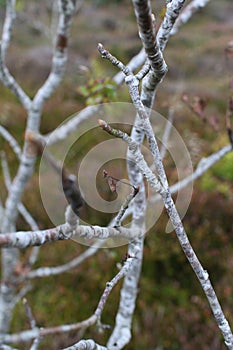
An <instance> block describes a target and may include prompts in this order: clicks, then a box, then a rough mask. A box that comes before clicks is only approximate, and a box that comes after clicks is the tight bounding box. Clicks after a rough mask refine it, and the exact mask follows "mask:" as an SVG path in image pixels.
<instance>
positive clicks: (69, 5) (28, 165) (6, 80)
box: [0, 0, 75, 333]
mask: <svg viewBox="0 0 233 350" xmlns="http://www.w3.org/2000/svg"><path fill="white" fill-rule="evenodd" d="M14 5H15V1H13V0H8V1H7V10H6V19H5V24H4V27H3V37H2V42H1V45H0V48H1V51H0V80H1V81H2V83H3V84H4V85H5V86H7V87H8V88H9V89H10V90H11V91H12V92H13V93H14V94H15V95H16V96H17V97H18V98H19V100H20V102H21V103H22V105H23V106H24V107H25V109H26V110H27V112H28V118H27V126H26V132H27V131H28V130H30V131H34V132H38V131H39V127H40V119H41V112H42V108H43V105H44V102H45V100H46V99H47V98H48V97H49V96H50V95H51V94H52V92H53V91H54V90H55V88H56V87H57V86H58V84H59V83H60V82H61V79H62V77H63V74H64V70H65V63H66V60H67V41H68V35H69V29H70V25H71V20H72V15H73V14H74V11H75V1H74V2H73V1H71V0H70V1H65V0H60V1H59V8H60V14H59V23H58V28H57V39H56V47H55V49H54V54H53V62H52V70H51V73H50V75H49V77H48V79H47V80H46V82H45V84H44V85H43V86H42V87H41V88H40V89H39V90H38V92H37V94H36V95H35V97H34V99H33V100H30V98H29V97H28V96H27V95H26V94H25V93H24V91H23V90H22V88H21V87H20V86H19V85H18V84H17V82H16V81H15V79H14V78H13V77H12V76H11V74H10V73H9V71H8V69H7V67H6V64H5V54H6V49H7V47H8V46H9V41H10V32H11V28H12V24H13V19H14V16H15V10H14ZM35 159H36V155H35V154H32V153H31V149H30V145H29V143H28V142H27V141H26V142H25V144H24V147H23V151H22V155H21V158H20V165H19V168H18V172H17V174H16V176H15V178H14V180H13V182H12V184H11V188H10V191H9V193H8V197H7V200H6V203H5V211H4V218H3V220H2V223H1V232H12V231H15V222H16V219H17V216H18V205H19V204H20V202H21V196H22V193H23V191H24V189H25V186H26V184H27V182H28V181H29V179H30V177H31V175H32V173H33V171H34V165H35ZM17 263H18V251H17V249H15V248H11V249H7V250H5V249H3V250H2V283H1V290H0V332H3V333H5V332H7V331H8V329H9V323H10V320H11V315H12V308H13V304H12V300H13V299H14V294H15V288H16V285H17V280H16V278H15V274H14V270H15V268H16V266H17Z"/></svg>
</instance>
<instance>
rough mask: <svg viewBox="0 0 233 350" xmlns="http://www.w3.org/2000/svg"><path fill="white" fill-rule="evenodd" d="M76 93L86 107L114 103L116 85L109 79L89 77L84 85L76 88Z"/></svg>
mask: <svg viewBox="0 0 233 350" xmlns="http://www.w3.org/2000/svg"><path fill="white" fill-rule="evenodd" d="M77 91H78V93H79V94H80V95H81V96H83V97H84V98H85V103H86V105H88V106H90V105H95V104H98V103H105V102H113V101H116V97H117V93H116V83H115V82H114V81H113V80H111V78H108V77H107V78H92V77H90V78H89V79H88V81H87V84H86V85H81V86H79V87H78V88H77Z"/></svg>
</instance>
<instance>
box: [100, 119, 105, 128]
mask: <svg viewBox="0 0 233 350" xmlns="http://www.w3.org/2000/svg"><path fill="white" fill-rule="evenodd" d="M98 124H99V126H100V127H101V128H103V127H104V126H106V125H107V123H106V122H105V121H104V120H103V119H98Z"/></svg>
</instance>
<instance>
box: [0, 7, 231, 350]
mask: <svg viewBox="0 0 233 350" xmlns="http://www.w3.org/2000/svg"><path fill="white" fill-rule="evenodd" d="M75 3H76V1H74V0H73V1H72V0H60V1H59V11H60V15H59V23H58V30H57V39H56V45H55V48H54V55H53V62H52V69H51V72H50V75H49V77H48V79H47V80H46V82H45V83H44V85H43V86H42V87H41V88H40V89H39V90H38V92H37V94H36V95H35V97H34V99H33V100H31V99H30V98H29V97H28V96H27V95H26V94H25V92H24V91H23V90H22V88H21V87H20V86H19V85H18V84H17V82H16V81H15V79H14V78H13V76H11V74H10V72H9V71H8V69H7V66H6V62H5V56H6V51H7V48H8V46H9V43H10V40H11V35H10V34H11V28H12V24H13V21H14V17H15V12H14V4H15V1H14V0H8V1H7V11H6V20H5V23H4V27H3V34H2V43H1V45H0V50H1V51H0V80H1V81H2V82H3V84H4V85H5V86H7V87H8V88H9V89H10V90H11V91H12V92H13V93H14V94H15V95H16V96H17V97H18V98H19V100H20V102H21V104H22V105H23V106H24V107H25V109H26V110H27V112H28V120H27V128H26V132H28V131H29V132H34V133H35V134H37V135H39V137H41V139H43V140H44V141H45V143H47V144H48V145H51V144H54V143H56V142H58V141H60V140H64V139H65V138H66V137H67V136H68V135H69V134H70V133H72V132H73V131H74V130H75V129H76V128H78V126H79V125H80V123H82V122H83V121H85V120H87V119H88V118H89V117H90V116H92V115H93V113H96V112H97V111H99V110H100V107H99V106H92V107H88V108H85V109H84V110H83V111H81V113H79V114H78V115H77V116H74V117H73V118H71V119H70V120H69V121H68V122H67V123H65V124H63V125H62V126H61V127H59V128H58V129H56V131H54V132H52V133H51V134H50V135H45V136H42V135H40V134H39V129H40V117H41V112H42V108H43V105H44V103H45V101H46V100H47V99H48V98H49V97H50V96H51V94H52V93H53V91H54V90H55V89H56V87H57V86H58V85H59V84H60V82H61V80H62V77H63V75H64V70H65V63H66V60H67V40H68V34H69V29H70V24H71V19H72V16H73V15H74V13H75V10H76V4H75ZM183 3H184V0H172V1H167V5H166V6H167V10H166V15H165V18H164V20H163V22H162V25H161V26H160V29H159V31H158V33H157V35H156V34H155V31H154V17H153V15H152V11H151V8H150V2H149V1H147V0H140V1H139V0H133V5H134V9H135V14H136V18H137V22H138V28H139V35H140V38H141V40H142V44H143V47H144V48H143V49H142V50H141V52H140V53H139V54H138V55H137V56H136V57H135V58H134V59H133V60H131V62H130V63H129V64H128V65H127V66H125V65H124V64H123V63H122V62H121V61H119V60H118V59H117V58H116V57H114V56H112V55H111V54H110V53H109V52H108V51H107V50H105V49H104V48H103V46H102V45H99V51H100V52H101V54H102V56H103V57H104V58H107V59H109V60H110V61H111V62H112V63H113V64H114V65H116V66H118V67H119V69H120V70H121V72H120V73H119V74H117V75H116V76H115V78H114V79H115V81H116V82H117V84H121V83H122V76H124V75H125V76H126V77H125V82H126V84H127V86H128V88H129V92H130V96H131V98H132V102H133V103H134V106H135V111H136V118H135V124H134V127H133V129H132V133H131V136H128V135H127V134H125V133H122V132H121V131H120V130H114V129H111V127H110V126H108V125H107V124H106V123H105V122H103V121H100V126H101V127H102V128H103V129H104V130H106V131H108V132H109V133H111V134H112V135H114V136H116V137H120V138H122V139H123V140H124V141H126V142H127V143H128V146H129V149H128V155H127V157H128V164H127V166H128V174H129V178H130V182H131V184H133V185H134V186H140V191H139V193H138V194H137V196H136V197H135V198H134V200H133V203H131V207H130V212H131V213H132V217H133V219H132V225H131V228H130V229H127V228H124V227H121V226H120V222H121V220H122V215H125V212H126V209H127V207H128V204H129V202H130V201H131V199H132V198H129V200H128V201H126V202H125V203H124V205H123V206H122V208H121V210H120V212H119V213H118V216H117V217H116V221H115V223H117V225H116V226H117V227H98V226H81V225H79V224H78V218H77V217H76V216H74V215H73V214H72V211H70V208H68V211H67V212H66V223H65V224H64V225H61V226H59V227H55V228H52V229H47V230H39V229H38V227H37V224H36V222H35V221H34V219H33V218H32V217H31V215H30V213H28V211H27V210H26V208H25V207H24V206H23V205H22V203H21V195H22V193H23V191H24V188H25V186H26V184H27V182H28V180H29V179H30V176H31V174H32V173H33V171H34V163H35V157H36V154H34V153H33V152H32V151H31V148H30V143H29V142H28V140H26V142H25V144H24V147H23V150H22V151H21V149H20V147H19V146H18V144H17V142H16V141H15V140H14V139H13V138H12V137H11V135H10V134H9V133H8V132H7V131H6V130H5V129H3V128H1V127H0V133H1V135H2V136H3V137H4V138H5V139H6V140H7V141H8V142H9V144H10V145H11V147H12V149H13V151H14V152H15V154H16V156H17V157H18V159H19V162H20V166H19V170H18V173H17V174H16V177H15V178H14V180H13V183H12V184H11V179H10V176H9V174H7V163H6V162H5V165H4V161H3V162H2V163H3V169H5V170H4V171H5V179H6V185H7V186H8V189H9V196H8V198H7V201H6V207H5V209H3V208H2V211H3V210H5V211H4V214H5V218H4V221H3V224H2V228H1V229H2V232H3V233H2V234H1V235H0V246H3V247H8V248H7V249H3V251H2V261H3V265H2V266H3V282H2V284H1V290H0V333H1V332H2V333H6V334H1V335H0V344H2V342H5V343H14V342H23V341H29V340H33V339H34V341H33V344H32V346H31V349H33V350H35V349H37V348H38V345H39V341H40V337H43V336H46V335H47V334H56V333H63V332H69V331H72V330H78V329H82V328H86V327H89V326H91V325H93V324H95V323H97V324H99V326H101V322H100V316H101V314H102V311H103V308H104V305H105V303H106V301H107V298H108V296H109V294H110V293H111V291H112V289H113V287H114V286H115V285H116V283H118V281H119V280H120V278H123V277H124V282H123V286H122V288H121V295H120V303H119V308H118V311H117V315H116V322H115V326H114V329H113V332H112V334H111V336H110V339H109V341H108V343H107V347H104V346H101V345H99V344H97V343H95V342H94V340H81V341H80V342H78V343H77V344H75V345H73V346H70V347H68V348H66V350H68V349H69V350H75V349H92V350H94V349H96V350H104V349H110V350H111V349H115V350H117V349H122V348H123V347H124V346H125V345H126V344H127V343H129V341H130V339H131V328H132V320H133V314H134V310H135V305H136V299H137V293H138V282H139V278H140V273H141V264H142V258H143V241H144V234H145V212H146V205H147V202H146V198H145V188H144V184H143V176H144V177H145V179H146V180H147V182H148V183H149V184H150V186H152V187H153V188H155V189H156V191H157V192H158V194H159V196H160V197H162V200H163V202H164V206H165V209H166V210H167V213H168V216H169V218H170V220H171V222H172V224H173V226H174V229H175V231H176V234H177V237H178V239H179V241H180V244H181V247H182V249H183V251H184V253H185V255H186V257H187V259H188V260H189V262H190V264H191V266H192V268H193V270H194V272H195V273H196V275H197V277H198V279H199V281H200V283H201V286H202V288H203V290H204V292H205V294H206V296H207V299H208V301H209V304H210V306H211V308H212V311H213V314H214V316H215V319H216V321H217V324H218V326H219V328H220V330H221V331H222V334H223V336H224V339H225V343H226V345H227V347H228V348H229V349H233V336H232V333H231V330H230V327H229V324H228V322H227V320H226V319H225V316H224V314H223V312H222V309H221V306H220V304H219V302H218V299H217V297H216V295H215V292H214V289H213V287H212V285H211V282H210V280H209V276H208V272H207V271H206V270H204V269H203V267H202V266H201V264H200V262H199V260H198V258H197V256H196V254H195V252H194V251H193V249H192V247H191V245H190V242H189V240H188V237H187V235H186V232H185V229H184V227H183V225H182V222H181V220H180V217H179V214H178V212H177V210H176V208H175V205H174V203H173V200H172V197H171V193H173V192H175V191H177V189H178V188H179V189H180V188H181V187H184V186H186V185H187V183H189V182H190V181H193V180H195V179H196V178H198V177H199V176H201V175H202V174H203V173H204V172H205V171H207V170H208V169H209V168H210V167H211V166H212V165H213V164H214V163H215V162H216V161H217V160H219V159H220V158H221V157H223V156H224V155H225V154H226V153H228V152H229V151H230V150H231V146H230V145H229V146H226V147H224V148H222V149H221V150H219V151H218V152H216V153H215V154H212V155H211V156H209V157H208V158H206V159H204V160H202V162H200V164H199V165H198V167H197V169H196V170H195V172H194V173H193V174H192V175H191V176H189V177H187V178H186V179H184V180H182V181H181V182H180V183H178V184H176V185H174V186H173V187H171V188H170V189H169V185H168V181H167V178H166V174H165V171H164V168H163V164H162V158H163V156H164V152H165V150H164V151H163V150H162V155H161V154H160V152H159V148H158V145H157V141H156V139H155V136H154V132H153V130H152V127H151V124H150V120H149V116H150V109H147V108H146V107H148V108H151V107H152V105H153V101H154V98H155V94H156V91H157V88H158V86H159V84H160V82H161V81H162V80H163V78H164V76H165V74H166V71H167V66H166V63H165V61H164V59H163V54H162V51H163V50H164V48H165V46H166V44H167V41H168V39H169V37H170V35H172V34H174V33H175V32H176V31H177V29H178V28H179V27H180V25H181V24H183V23H185V22H186V21H187V20H188V19H189V18H190V16H191V15H192V14H193V13H194V12H195V10H196V9H198V8H199V7H201V6H204V5H205V4H206V3H207V0H199V1H197V0H193V1H192V2H191V3H190V4H189V5H188V6H187V7H186V8H185V9H184V11H183V12H182V14H181V16H180V17H178V16H179V13H180V11H181V9H182V6H183ZM177 18H178V20H177V21H176V19H177ZM175 21H176V22H175ZM174 23H176V24H175V26H174ZM145 60H146V62H145ZM144 62H145V64H144V65H143V63H144ZM141 65H142V68H141V69H140V70H139V72H138V73H137V74H135V75H134V74H133V70H135V69H137V68H139V66H141ZM141 82H142V83H141ZM140 84H141V93H140ZM168 135H169V124H167V134H166V133H165V134H164V137H166V138H167V137H168ZM144 136H146V137H147V140H148V143H149V146H150V150H151V153H152V155H153V160H154V168H155V169H156V173H157V175H155V174H154V173H153V172H152V171H151V169H150V168H149V167H148V165H147V163H146V161H145V159H144V158H143V156H142V154H141V150H140V146H141V143H142V141H143V139H144ZM157 198H158V197H157V196H156V197H155V198H154V200H157ZM18 210H19V211H20V212H21V213H22V214H23V215H24V217H25V219H26V220H27V221H28V223H29V224H30V226H31V227H32V231H27V232H22V231H19V232H14V231H15V221H16V218H17V215H18ZM74 236H78V237H84V238H86V239H91V238H99V239H100V241H98V242H97V243H96V244H95V245H94V246H93V247H90V248H89V249H87V251H86V252H85V253H83V254H82V255H80V256H79V257H76V258H75V259H73V260H72V261H70V262H68V263H67V264H64V265H61V266H57V267H50V268H39V269H37V270H34V271H33V270H32V271H29V272H26V273H25V274H24V275H23V274H22V276H20V277H21V278H25V279H31V278H35V277H44V276H49V275H55V274H60V273H63V272H65V271H69V270H70V269H71V268H73V267H75V266H77V265H79V264H80V263H81V262H83V261H84V260H85V259H86V258H88V257H90V256H91V255H93V254H94V253H95V252H96V251H97V249H98V248H99V247H100V246H101V245H102V241H101V240H105V239H107V238H109V237H124V238H126V239H128V240H129V245H128V257H127V260H126V262H125V264H124V265H123V266H122V268H121V270H120V272H119V273H118V274H117V275H116V276H115V277H114V278H113V279H112V281H110V282H108V283H107V284H106V288H105V290H104V292H103V294H102V296H101V298H100V302H99V304H98V306H97V309H96V311H95V313H94V314H93V315H92V316H90V317H89V318H88V319H86V320H84V321H82V322H78V323H76V324H71V325H61V326H56V327H51V328H45V329H39V328H37V327H36V321H34V320H33V322H32V324H31V328H32V329H31V330H27V331H23V332H20V333H17V334H7V330H8V326H9V321H10V318H11V312H12V310H13V307H14V306H15V304H16V302H17V301H18V300H19V299H20V298H22V296H24V295H25V293H26V292H27V290H28V288H30V286H29V285H27V286H26V287H25V288H24V289H21V291H20V292H19V294H18V295H16V294H15V288H14V283H15V285H17V282H18V281H17V278H16V277H15V276H14V268H15V267H16V265H17V263H18V250H17V249H15V247H17V248H25V247H29V246H34V245H42V244H44V243H46V242H51V241H56V240H65V239H70V238H72V237H74ZM37 254H38V248H37V247H35V248H34V249H33V250H32V253H31V256H30V258H29V266H32V265H33V264H34V263H35V261H36V258H37ZM9 281H10V283H9ZM11 283H12V284H11ZM0 347H3V348H4V347H5V348H8V346H7V345H0Z"/></svg>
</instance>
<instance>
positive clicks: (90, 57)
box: [0, 0, 233, 350]
mask: <svg viewBox="0 0 233 350" xmlns="http://www.w3.org/2000/svg"><path fill="white" fill-rule="evenodd" d="M152 4H153V8H154V10H155V12H156V11H158V10H160V9H161V7H162V4H163V2H162V1H152ZM1 5H2V2H1ZM231 7H232V2H231V1H230V0H228V1H227V0H222V1H221V2H220V1H217V0H213V1H210V3H209V4H208V5H207V6H206V8H205V9H203V10H202V11H200V12H199V13H198V14H197V15H195V16H194V17H193V18H192V19H191V20H190V22H189V23H188V24H186V25H185V26H183V27H182V28H181V30H180V32H179V33H178V34H177V35H176V36H175V37H173V38H172V39H171V40H170V42H169V45H168V47H167V50H166V52H165V59H166V62H167V64H168V67H169V72H168V74H167V76H166V78H165V80H164V82H163V84H162V85H161V87H160V89H159V91H158V97H157V99H156V105H155V109H156V110H157V111H159V112H160V113H161V114H163V115H167V112H168V108H169V106H173V107H174V111H175V121H174V123H175V127H176V128H177V129H178V131H179V132H180V134H181V135H182V137H183V139H184V140H185V142H186V145H187V147H188V149H189V151H190V154H191V157H192V161H193V164H194V166H195V164H197V163H198V161H199V160H200V159H201V158H202V157H203V156H205V155H209V154H210V153H211V152H213V151H215V150H217V149H219V148H220V146H223V145H225V144H226V143H227V142H228V138H227V134H226V130H225V119H224V116H225V109H226V101H227V97H228V95H229V81H230V72H231V71H232V68H233V62H232V59H229V58H227V57H226V55H225V47H226V45H227V43H228V42H229V41H230V40H232V25H233V19H232V13H231V11H230V8H231ZM22 10H23V11H22ZM24 12H25V13H29V15H27V17H28V20H25V18H23V15H22V14H23V13H24ZM50 15H51V11H50V5H49V2H47V5H46V2H45V4H44V6H42V5H41V4H39V2H36V1H30V3H29V2H27V1H20V2H19V19H18V20H17V21H16V26H15V28H14V32H13V39H14V40H13V42H12V45H11V47H10V49H9V53H8V57H7V61H8V62H9V68H10V70H11V71H12V73H13V75H14V76H15V77H16V78H17V80H19V81H20V82H21V83H22V85H23V87H24V88H25V89H26V91H27V92H29V94H30V95H32V94H33V92H34V91H35V90H36V89H37V88H38V87H39V85H40V84H41V83H42V81H43V79H44V78H45V77H46V76H47V74H48V72H49V68H50V58H51V38H49V37H46V35H44V34H46V30H47V29H49V23H50ZM0 16H1V21H3V17H4V7H2V8H1V9H0ZM36 20H39V21H41V22H42V23H43V26H42V28H44V29H41V30H39V29H38V28H36V27H35V26H34V21H36ZM158 21H159V19H158ZM100 41H101V42H102V43H104V44H105V45H106V47H108V48H109V49H110V50H111V52H112V54H115V55H117V56H118V57H119V58H120V59H122V60H123V61H124V62H127V61H128V60H129V59H130V58H131V57H132V56H133V55H134V54H136V53H137V52H138V51H139V49H140V41H139V39H138V36H137V28H136V23H135V19H134V14H133V10H132V6H131V4H130V2H128V1H123V0H122V1H113V2H112V1H111V2H108V1H104V0H99V1H85V4H84V6H83V8H82V9H81V11H80V12H79V14H78V15H77V18H76V20H75V21H74V25H73V26H72V31H71V40H70V49H69V63H68V65H67V66H68V70H67V74H66V77H65V80H64V82H63V84H62V85H61V86H60V88H59V89H58V90H57V91H56V93H55V94H54V95H53V96H52V98H51V99H49V101H48V102H47V104H46V106H45V109H44V113H43V123H42V131H43V132H49V131H50V130H52V129H53V128H55V127H56V126H58V125H59V124H60V123H61V122H62V121H63V120H64V119H66V118H67V117H68V116H69V115H71V114H73V113H76V112H77V111H78V110H80V109H81V108H82V107H84V106H85V104H86V103H89V102H90V101H89V102H88V98H90V97H92V98H93V99H94V101H91V103H92V102H99V101H98V99H99V98H103V99H105V100H110V101H111V100H114V99H117V101H129V97H128V93H127V91H126V89H125V88H124V87H121V88H120V89H115V86H114V85H112V83H111V80H110V79H109V78H108V77H112V76H113V75H114V74H115V73H116V72H117V71H116V70H115V69H114V68H113V67H112V66H111V65H110V64H107V63H106V62H105V61H103V60H101V58H99V55H98V53H97V49H96V47H97V43H98V42H100ZM84 66H85V67H86V68H85V69H84ZM106 78H107V80H106ZM108 79H109V80H108ZM96 83H98V84H99V90H98V91H97V92H96V91H93V89H95V86H96ZM108 84H109V85H110V86H107V88H106V85H108ZM85 89H86V90H85ZM183 93H186V94H188V95H189V96H191V98H192V96H196V95H198V96H201V97H203V98H204V99H206V101H207V107H206V114H207V116H208V118H207V119H208V120H212V119H211V118H212V117H214V118H215V119H214V120H217V122H216V123H215V127H213V125H211V122H208V120H207V122H203V121H202V120H201V119H200V118H198V117H197V116H196V115H195V114H193V113H192V112H191V111H190V110H189V109H188V108H187V106H186V105H185V104H184V103H183V102H182V100H181V96H182V94H183ZM25 118H26V114H25V112H24V111H23V109H22V108H21V106H20V104H19V103H18V101H17V100H16V98H15V97H14V96H12V95H11V93H10V92H9V91H8V90H7V89H5V88H4V87H2V86H0V123H1V124H3V125H4V126H5V127H6V128H7V129H9V130H10V131H11V132H12V133H13V135H14V136H15V137H16V138H17V140H18V141H19V142H20V140H22V137H23V130H24V126H25ZM0 142H1V147H2V148H3V149H4V150H6V151H8V146H7V144H6V143H5V142H3V141H2V140H0ZM87 147H88V145H87ZM83 152H84V154H85V150H83ZM9 159H10V164H11V172H12V174H14V171H15V159H14V156H13V155H12V154H11V153H9ZM72 161H73V160H72ZM76 161H77V162H78V161H79V160H78V159H76ZM169 172H172V169H170V170H169V169H167V173H168V174H169ZM0 176H1V179H0V180H1V182H2V175H0ZM232 180H233V155H232V154H229V155H228V156H227V157H225V158H224V159H223V160H221V161H220V162H219V163H218V164H217V165H215V167H214V168H213V169H212V170H211V171H209V172H207V173H206V174H205V175H204V176H203V177H202V178H201V179H200V180H198V181H197V182H196V183H195V185H194V192H193V197H192V202H191V205H190V207H189V210H188V212H187V214H186V216H185V218H184V223H185V227H186V228H187V231H188V233H189V237H190V240H191V242H192V244H193V246H194V249H195V250H196V251H197V252H198V255H199V258H200V260H201V262H202V263H203V266H204V267H205V268H206V269H207V270H208V272H209V273H210V276H211V280H212V282H213V284H214V287H215V289H216V291H217V294H218V296H219V299H220V302H221V304H222V306H223V309H224V311H225V314H226V317H227V318H228V319H229V320H230V322H231V325H232V324H233V316H232V307H233V298H232V293H233V275H232V268H233V244H232V242H233V221H232V207H233V194H232V193H233V182H232ZM1 188H3V185H2V183H1ZM4 195H5V193H4V190H2V191H1V197H2V198H4ZM38 199H40V194H39V187H38V177H37V175H35V176H34V177H33V180H32V181H31V183H30V184H29V186H28V190H27V192H26V194H25V197H24V203H25V204H26V206H27V205H28V203H30V208H31V211H32V214H33V216H34V217H35V218H37V219H38V221H39V224H40V227H41V228H43V227H48V225H51V223H50V222H49V219H48V218H47V216H46V213H45V212H44V210H43V207H42V205H41V204H40V201H39V200H38ZM82 215H84V216H85V215H88V216H90V215H92V213H91V211H90V210H89V209H88V208H84V209H83V213H82ZM93 215H94V214H93ZM98 220H99V221H98V223H99V224H105V221H104V220H105V219H104V218H103V222H101V220H102V219H101V218H100V219H98ZM166 222H167V221H166V216H165V214H164V216H163V215H162V216H161V218H160V220H159V222H158V223H157V224H156V226H155V227H154V228H153V230H151V232H150V234H149V235H148V236H147V238H146V246H145V259H144V263H143V272H142V277H141V282H140V290H139V296H138V302H137V311H136V314H135V317H134V323H133V339H132V342H131V344H130V345H128V346H127V349H129V350H131V349H134V350H137V349H142V348H144V349H171V350H176V349H181V348H182V349H185V350H191V349H197V348H199V349H216V350H220V349H225V347H224V345H223V342H222V340H221V339H220V336H219V332H218V331H217V326H216V324H215V321H214V319H213V318H212V316H211V311H210V309H209V306H208V305H207V302H206V300H205V297H204V296H203V293H202V290H201V288H200V286H199V284H198V283H197V281H196V279H195V277H194V274H193V272H192V271H191V268H190V266H189V264H188V263H187V262H186V260H185V257H184V255H183V253H182V251H181V249H180V247H179V244H178V242H177V239H176V236H175V234H174V233H170V234H168V235H166V234H164V229H165V224H166ZM22 225H24V223H23V222H22V221H21V220H20V219H19V221H18V227H20V228H21V229H22V228H23V229H28V227H26V226H25V225H24V226H22ZM84 249H85V247H83V246H81V245H79V244H77V243H75V242H72V241H71V242H60V243H59V242H58V243H55V244H51V245H50V244H48V245H47V246H44V247H43V248H42V249H41V253H40V259H39V261H38V266H39V265H42V266H54V265H56V264H61V263H63V262H66V261H68V260H69V259H71V258H72V257H74V256H76V255H78V254H79V253H80V252H81V251H83V250H84ZM125 252H126V248H125V247H120V248H116V249H111V250H105V249H102V250H100V252H99V253H98V254H97V255H96V256H94V257H92V258H91V259H90V260H88V261H86V262H85V263H84V264H82V265H81V266H79V267H78V268H76V269H74V270H72V271H71V272H69V273H66V274H64V275H60V276H57V277H56V276H55V277H49V278H45V279H44V280H41V279H38V280H35V281H34V280H33V281H32V283H33V289H32V291H31V292H29V295H28V300H29V303H30V305H31V306H32V309H33V313H34V315H35V317H36V320H37V323H38V325H41V326H50V325H54V322H55V320H56V324H63V323H71V322H76V321H77V320H81V319H84V318H86V317H88V316H89V315H90V314H91V313H92V312H93V310H94V308H95V307H96V304H97V301H98V299H99V297H100V295H101V293H102V291H103V288H104V286H105V282H106V281H107V280H108V279H110V278H111V277H112V276H113V275H114V274H115V273H116V271H117V267H116V264H117V263H118V262H119V261H121V259H122V256H123V255H124V254H125ZM21 254H22V255H23V256H25V257H26V256H27V255H28V251H25V252H24V251H23V252H22V253H21ZM103 276H104V278H103ZM118 290H119V286H117V287H116V289H115V291H114V292H113V293H112V295H111V297H110V300H109V302H108V303H107V305H106V309H105V312H104V315H103V321H104V322H105V323H110V324H111V322H112V319H113V318H114V315H115V312H116V309H117V303H118ZM22 325H24V327H25V328H27V327H28V325H27V319H26V315H25V312H24V309H23V307H22V305H20V304H19V305H18V307H17V308H16V310H15V317H14V319H13V324H12V327H13V330H14V331H17V330H21V329H22ZM79 336H80V337H83V336H84V337H85V338H88V337H94V338H95V339H96V341H97V342H99V343H101V342H102V340H103V337H106V338H107V337H108V331H106V334H104V335H103V334H98V331H97V330H96V329H95V328H91V329H89V330H87V331H86V333H85V334H83V333H80V334H78V335H77V333H75V334H73V339H72V336H70V335H62V336H59V337H51V338H49V337H48V338H46V339H45V340H44V341H43V343H42V347H43V346H44V348H50V349H52V348H61V347H63V346H65V345H66V344H67V338H68V337H69V342H70V343H72V341H73V342H74V341H77V339H78V337H79ZM22 349H23V346H22Z"/></svg>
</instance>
